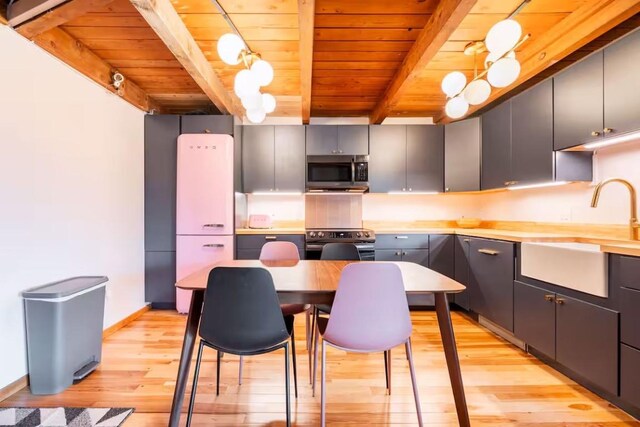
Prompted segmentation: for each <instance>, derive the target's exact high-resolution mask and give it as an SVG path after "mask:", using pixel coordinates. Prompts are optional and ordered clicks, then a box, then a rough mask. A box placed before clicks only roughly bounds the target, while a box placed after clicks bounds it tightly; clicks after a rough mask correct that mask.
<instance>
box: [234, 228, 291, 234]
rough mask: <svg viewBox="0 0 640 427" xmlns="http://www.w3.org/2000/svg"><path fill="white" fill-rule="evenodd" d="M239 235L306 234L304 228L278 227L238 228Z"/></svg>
mask: <svg viewBox="0 0 640 427" xmlns="http://www.w3.org/2000/svg"><path fill="white" fill-rule="evenodd" d="M236 234H238V235H252V234H304V227H303V228H300V227H278V228H236Z"/></svg>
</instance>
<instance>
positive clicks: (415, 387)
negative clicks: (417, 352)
mask: <svg viewBox="0 0 640 427" xmlns="http://www.w3.org/2000/svg"><path fill="white" fill-rule="evenodd" d="M404 346H405V349H406V351H407V359H409V371H410V372H411V385H412V386H413V397H414V399H415V401H416V411H417V413H418V425H419V426H420V427H422V409H421V408H420V395H419V394H418V382H417V381H416V370H415V367H414V366H413V355H412V354H411V339H408V340H407V342H406V343H405V344H404Z"/></svg>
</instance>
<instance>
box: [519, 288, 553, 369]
mask: <svg viewBox="0 0 640 427" xmlns="http://www.w3.org/2000/svg"><path fill="white" fill-rule="evenodd" d="M555 305H556V304H555V295H554V294H553V293H552V292H548V291H545V290H544V289H540V288H536V287H535V286H529V285H525V284H524V283H520V282H515V283H514V284H513V333H514V334H515V336H516V337H518V338H520V339H521V340H523V341H524V342H526V343H527V344H528V345H530V346H531V347H533V348H535V349H536V350H538V351H541V352H542V353H544V354H546V355H547V356H549V357H551V358H555V357H556V307H555Z"/></svg>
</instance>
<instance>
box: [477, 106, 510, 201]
mask: <svg viewBox="0 0 640 427" xmlns="http://www.w3.org/2000/svg"><path fill="white" fill-rule="evenodd" d="M510 178H511V101H510V100H509V101H506V102H503V103H502V104H500V105H498V106H497V107H495V108H493V109H492V110H490V111H488V112H486V113H484V114H483V115H482V174H481V181H480V183H481V189H482V190H488V189H493V188H503V187H506V186H507V185H508V182H509V181H510Z"/></svg>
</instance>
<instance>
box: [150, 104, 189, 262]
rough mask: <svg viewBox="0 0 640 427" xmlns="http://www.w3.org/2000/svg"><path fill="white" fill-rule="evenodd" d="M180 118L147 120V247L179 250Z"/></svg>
mask: <svg viewBox="0 0 640 427" xmlns="http://www.w3.org/2000/svg"><path fill="white" fill-rule="evenodd" d="M179 135H180V116H173V115H146V116H145V118H144V218H145V221H144V228H145V238H144V245H145V250H147V251H175V250H176V157H177V140H178V136H179Z"/></svg>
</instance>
